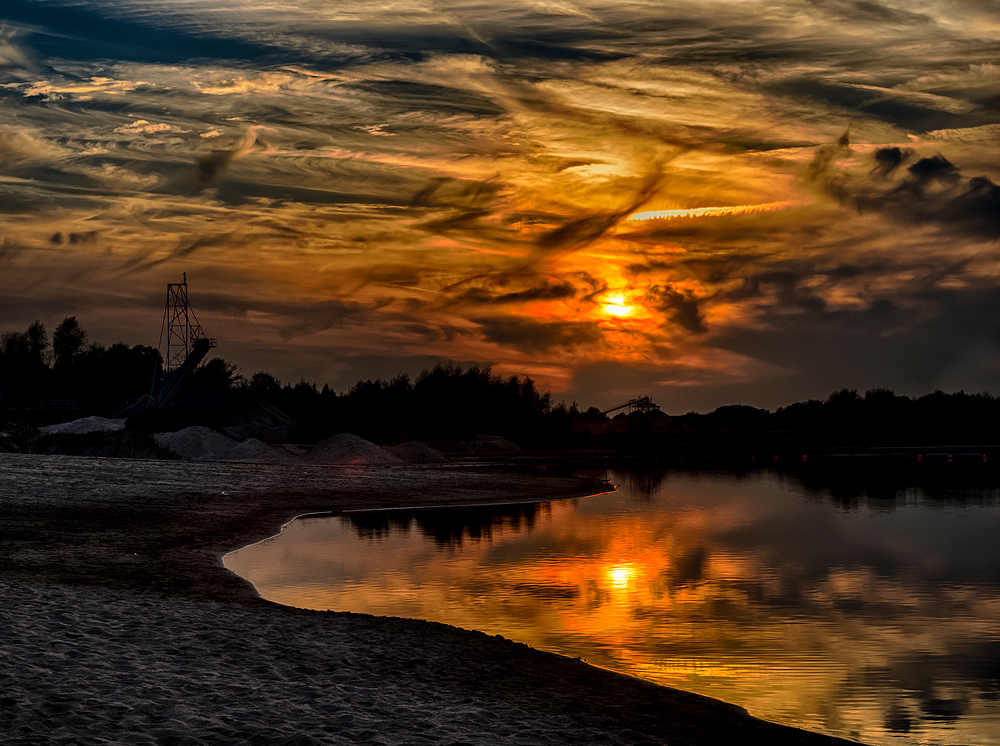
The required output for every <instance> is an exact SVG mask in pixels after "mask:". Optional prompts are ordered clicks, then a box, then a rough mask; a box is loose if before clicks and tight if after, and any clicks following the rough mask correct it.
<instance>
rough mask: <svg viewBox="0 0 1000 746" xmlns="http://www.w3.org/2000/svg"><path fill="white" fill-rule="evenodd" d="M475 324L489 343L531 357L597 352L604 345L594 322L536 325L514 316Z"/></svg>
mask: <svg viewBox="0 0 1000 746" xmlns="http://www.w3.org/2000/svg"><path fill="white" fill-rule="evenodd" d="M472 321H474V322H475V323H477V324H479V326H480V327H482V330H483V334H484V335H485V337H486V338H487V339H488V340H489V341H491V342H495V343H497V344H499V345H503V346H505V347H513V348H515V349H518V350H522V351H524V352H528V353H546V352H555V351H556V350H559V349H564V350H576V349H578V348H581V347H583V348H593V347H594V346H596V345H598V344H599V343H600V341H601V329H600V327H599V326H597V324H593V323H590V322H583V321H580V322H576V321H535V320H533V319H525V318H517V317H513V316H507V317H495V318H487V317H480V318H475V319H472Z"/></svg>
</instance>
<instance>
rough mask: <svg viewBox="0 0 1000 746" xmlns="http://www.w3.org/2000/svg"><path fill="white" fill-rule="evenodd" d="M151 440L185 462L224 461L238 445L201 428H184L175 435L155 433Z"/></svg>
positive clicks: (230, 439)
mask: <svg viewBox="0 0 1000 746" xmlns="http://www.w3.org/2000/svg"><path fill="white" fill-rule="evenodd" d="M153 438H154V439H155V440H156V442H157V444H159V445H160V447H162V448H166V449H167V450H168V451H170V452H172V453H174V454H176V455H178V456H180V457H181V458H182V459H184V460H185V461H225V460H227V459H229V458H230V457H231V456H230V454H231V453H232V452H233V451H234V449H236V447H237V446H239V445H240V444H239V443H237V442H236V441H235V440H233V439H232V438H227V437H226V436H225V435H223V434H222V433H217V432H215V430H212V429H211V428H207V427H201V426H195V427H186V428H184V429H183V430H178V431H177V432H176V433H157V434H156V435H154V436H153Z"/></svg>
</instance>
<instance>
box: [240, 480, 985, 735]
mask: <svg viewBox="0 0 1000 746" xmlns="http://www.w3.org/2000/svg"><path fill="white" fill-rule="evenodd" d="M611 478H612V481H615V482H616V483H617V484H619V485H620V489H619V491H618V492H617V493H614V494H609V495H604V496H600V497H594V498H587V499H583V500H578V501H567V502H556V503H548V504H543V505H538V506H513V507H512V506H505V507H498V508H481V509H464V510H460V511H420V512H414V513H400V512H388V513H378V514H365V515H361V514H356V515H352V516H350V517H346V518H328V519H310V520H306V521H297V522H294V523H293V524H291V525H289V526H288V527H287V528H286V530H285V531H284V532H283V533H282V535H281V536H280V537H276V538H275V539H272V540H269V541H267V542H264V543H262V544H259V545H256V546H254V547H251V548H248V549H246V550H242V551H241V552H239V553H235V554H234V555H230V557H228V558H227V566H229V567H230V568H231V569H234V570H235V571H237V572H239V573H240V574H241V575H243V576H244V577H247V578H249V579H250V580H251V581H252V582H253V583H254V584H255V585H257V587H258V588H259V589H260V591H261V593H262V595H264V596H265V597H266V598H270V599H272V600H275V601H278V602H280V603H286V604H291V605H296V606H306V607H310V608H334V609H346V610H353V611H360V612H367V613H373V614H392V615H399V616H412V617H419V618H425V619H433V620H436V621H442V622H447V623H450V624H456V625H458V626H462V627H468V628H475V629H481V630H484V631H486V632H488V633H491V634H503V635H505V636H507V637H510V638H513V639H516V640H520V641H523V642H526V643H528V644H530V645H533V646H535V647H538V648H542V649H546V650H553V651H556V652H562V653H565V654H569V655H575V656H583V657H585V658H587V659H588V660H590V661H591V662H593V663H595V664H597V665H601V666H605V667H608V668H612V669H615V670H619V671H625V672H628V673H631V674H633V675H637V676H641V677H643V678H647V679H650V680H653V681H657V682H659V683H663V684H667V685H670V686H678V687H681V688H684V689H689V690H693V691H698V692H701V693H704V694H709V695H711V696H716V697H720V698H722V699H725V700H728V701H732V702H736V703H739V704H741V705H743V706H744V707H747V708H748V709H749V710H750V711H751V712H753V713H755V714H757V715H760V716H762V717H765V718H768V719H772V720H778V721H781V722H786V723H791V724H796V725H800V726H804V727H809V728H813V729H817V730H823V731H826V732H829V733H835V734H838V735H845V736H853V737H856V738H860V739H862V740H865V741H867V742H870V743H906V744H917V743H920V744H925V743H927V744H933V743H941V744H944V743H967V744H987V743H993V742H994V741H995V738H994V736H993V734H994V733H995V732H998V731H1000V549H998V546H997V544H996V542H995V538H994V537H995V536H996V535H997V529H998V528H1000V491H998V490H997V489H996V487H991V486H989V485H974V486H971V487H968V488H965V489H956V488H954V486H951V487H948V486H947V485H940V486H938V487H934V486H931V487H929V488H925V487H921V486H917V485H912V484H905V483H899V484H895V485H892V486H891V491H890V487H889V486H887V484H888V483H885V484H882V485H879V486H876V488H874V489H872V488H870V487H869V486H867V485H864V484H862V485H860V486H855V488H853V489H854V491H853V492H850V493H846V492H843V491H841V490H842V489H846V487H845V486H844V485H840V486H838V487H836V488H834V487H832V486H831V485H829V484H823V483H816V482H812V483H808V484H804V483H803V482H801V481H799V480H798V479H794V478H792V477H782V476H779V475H775V474H772V473H763V472H757V473H753V474H749V475H744V476H734V475H726V474H677V473H669V474H655V475H631V474H624V473H623V474H612V475H611Z"/></svg>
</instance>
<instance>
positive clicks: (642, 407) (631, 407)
mask: <svg viewBox="0 0 1000 746" xmlns="http://www.w3.org/2000/svg"><path fill="white" fill-rule="evenodd" d="M619 409H624V410H625V414H632V413H633V412H645V413H646V414H648V413H650V412H659V411H660V405H659V404H657V403H656V402H654V401H653V400H652V399H650V398H649V397H648V396H640V397H638V398H637V399H629V400H628V401H627V402H625V403H624V404H619V405H618V406H617V407H611V409H605V410H604V411H603V412H601V414H609V413H611V412H617V411H618V410H619Z"/></svg>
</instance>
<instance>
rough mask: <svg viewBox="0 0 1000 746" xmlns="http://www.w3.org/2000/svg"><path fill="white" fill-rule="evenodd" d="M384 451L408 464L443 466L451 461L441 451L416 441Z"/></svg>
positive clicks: (390, 447)
mask: <svg viewBox="0 0 1000 746" xmlns="http://www.w3.org/2000/svg"><path fill="white" fill-rule="evenodd" d="M385 450H387V451H388V452H389V453H391V454H392V455H393V456H397V457H398V458H401V459H403V461H405V462H406V463H408V464H443V463H446V462H448V461H451V459H450V458H448V457H447V456H445V455H444V454H443V453H441V451H438V450H437V449H435V448H431V447H430V446H429V445H426V444H425V443H421V442H420V441H417V440H411V441H409V442H407V443H400V444H399V445H398V446H389V447H387V448H386V449H385Z"/></svg>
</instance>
